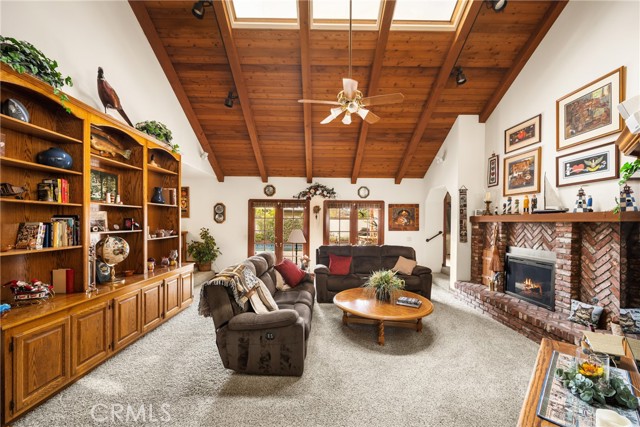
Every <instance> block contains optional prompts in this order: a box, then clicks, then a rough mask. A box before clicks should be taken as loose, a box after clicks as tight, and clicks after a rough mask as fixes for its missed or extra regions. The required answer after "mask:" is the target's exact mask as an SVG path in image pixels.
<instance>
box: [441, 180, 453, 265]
mask: <svg viewBox="0 0 640 427" xmlns="http://www.w3.org/2000/svg"><path fill="white" fill-rule="evenodd" d="M442 209H443V214H442V222H443V224H442V234H443V236H442V266H443V267H451V195H449V193H448V192H447V194H445V195H444V200H443V202H442Z"/></svg>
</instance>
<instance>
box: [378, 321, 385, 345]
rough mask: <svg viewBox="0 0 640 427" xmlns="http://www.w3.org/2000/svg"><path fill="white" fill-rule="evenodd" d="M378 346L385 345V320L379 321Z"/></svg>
mask: <svg viewBox="0 0 640 427" xmlns="http://www.w3.org/2000/svg"><path fill="white" fill-rule="evenodd" d="M378 344H380V345H384V320H378Z"/></svg>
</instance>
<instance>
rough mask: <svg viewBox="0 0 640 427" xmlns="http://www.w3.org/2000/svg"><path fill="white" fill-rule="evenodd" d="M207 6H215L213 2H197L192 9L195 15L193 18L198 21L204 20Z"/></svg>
mask: <svg viewBox="0 0 640 427" xmlns="http://www.w3.org/2000/svg"><path fill="white" fill-rule="evenodd" d="M206 6H213V2H212V1H206V0H200V1H197V2H195V3H194V4H193V7H192V8H191V13H193V16H195V17H196V18H198V19H202V18H204V12H205V10H204V8H205V7H206Z"/></svg>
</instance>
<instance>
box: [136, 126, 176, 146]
mask: <svg viewBox="0 0 640 427" xmlns="http://www.w3.org/2000/svg"><path fill="white" fill-rule="evenodd" d="M136 129H138V130H139V131H141V132H144V133H146V134H147V135H151V136H153V137H154V138H155V139H157V140H158V141H162V142H164V143H165V144H167V145H168V146H169V147H171V151H172V152H174V153H178V152H179V151H180V145H178V144H172V143H171V140H172V139H173V135H172V134H171V131H170V130H169V128H168V127H167V126H166V125H165V124H164V123H161V122H156V121H155V120H146V121H144V122H140V123H136Z"/></svg>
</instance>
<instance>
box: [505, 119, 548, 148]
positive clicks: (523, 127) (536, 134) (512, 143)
mask: <svg viewBox="0 0 640 427" xmlns="http://www.w3.org/2000/svg"><path fill="white" fill-rule="evenodd" d="M541 122H542V114H538V115H537V116H535V117H532V118H530V119H529V120H525V121H524V122H522V123H518V124H517V125H515V126H513V127H511V128H509V129H507V130H505V131H504V152H505V153H511V152H512V151H516V150H519V149H521V148H524V147H528V146H530V145H532V144H537V143H538V142H540V125H541Z"/></svg>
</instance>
